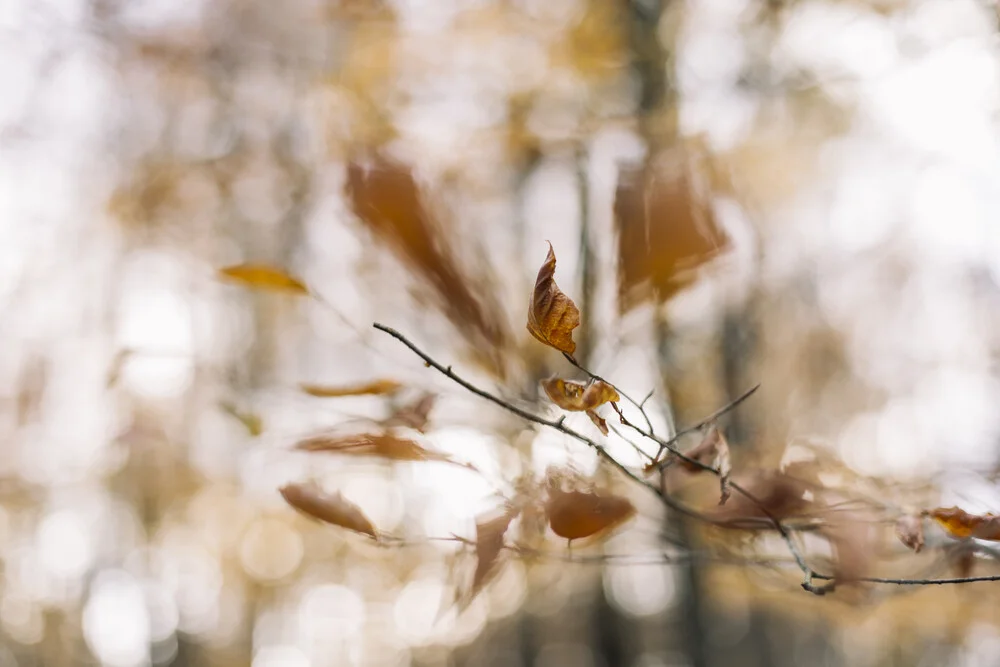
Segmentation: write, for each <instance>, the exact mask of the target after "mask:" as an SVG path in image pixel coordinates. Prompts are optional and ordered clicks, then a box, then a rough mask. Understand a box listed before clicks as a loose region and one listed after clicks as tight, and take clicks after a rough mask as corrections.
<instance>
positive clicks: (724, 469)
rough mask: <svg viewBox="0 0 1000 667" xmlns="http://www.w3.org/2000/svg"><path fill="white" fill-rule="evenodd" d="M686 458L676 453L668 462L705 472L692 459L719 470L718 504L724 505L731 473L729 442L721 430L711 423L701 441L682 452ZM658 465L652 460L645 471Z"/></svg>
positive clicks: (688, 469) (728, 490)
mask: <svg viewBox="0 0 1000 667" xmlns="http://www.w3.org/2000/svg"><path fill="white" fill-rule="evenodd" d="M684 456H685V457H686V458H684V459H682V458H680V457H678V456H676V455H674V456H673V457H672V459H671V460H670V461H668V463H670V462H673V461H676V462H677V464H678V465H679V466H680V467H681V468H683V469H684V470H687V471H688V472H691V473H699V472H705V468H703V467H701V466H698V465H697V464H696V463H693V461H696V462H697V463H701V464H702V465H705V466H711V467H713V468H714V469H715V470H717V471H718V472H719V504H720V505H724V504H725V503H726V501H727V500H729V496H730V495H731V493H730V489H729V477H730V475H731V474H732V470H733V468H732V461H731V459H730V454H729V442H728V441H727V440H726V438H725V436H723V435H722V431H720V430H719V428H718V427H717V426H715V425H712V426H711V427H710V428H709V429H708V430H707V431H706V432H705V435H704V436H703V437H702V439H701V442H699V443H698V444H697V445H695V447H694V448H692V449H691V450H689V451H687V452H685V453H684ZM657 467H659V463H658V462H656V461H653V462H652V463H650V464H649V465H647V466H646V469H647V471H648V470H651V469H653V468H657Z"/></svg>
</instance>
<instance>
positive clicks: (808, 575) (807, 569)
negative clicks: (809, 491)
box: [372, 322, 1000, 595]
mask: <svg viewBox="0 0 1000 667" xmlns="http://www.w3.org/2000/svg"><path fill="white" fill-rule="evenodd" d="M372 326H374V327H375V328H376V329H378V330H379V331H382V332H384V333H387V334H389V335H390V336H392V337H393V338H395V339H396V340H398V341H399V342H401V343H403V345H405V346H406V347H408V348H409V349H410V350H411V351H412V352H413V353H414V354H416V355H417V356H418V357H420V358H421V359H422V360H423V361H424V363H425V365H427V366H428V367H430V368H433V369H434V370H436V371H438V372H439V373H441V374H442V375H444V376H445V377H447V378H448V379H450V380H452V381H453V382H455V383H456V384H458V385H459V386H461V387H462V388H464V389H466V390H467V391H469V392H471V393H473V394H475V395H476V396H479V397H480V398H483V399H485V400H487V401H489V402H491V403H493V404H495V405H497V406H499V407H501V408H503V409H504V410H507V411H508V412H510V413H512V414H515V415H517V416H518V417H521V418H522V419H525V420H527V421H530V422H532V423H535V424H538V425H540V426H546V427H548V428H551V429H555V430H556V431H559V432H560V433H563V434H565V435H568V436H570V437H572V438H574V439H576V440H578V441H580V442H582V443H584V444H586V445H587V446H589V447H591V448H593V449H594V450H595V451H596V452H597V453H598V455H599V456H600V457H601V458H602V459H604V460H605V461H607V462H608V463H610V464H611V465H612V466H614V467H615V468H617V469H618V470H619V471H620V472H621V473H622V474H624V475H625V476H626V477H628V478H629V479H630V480H632V481H633V482H635V483H636V484H638V485H640V486H642V487H643V488H645V489H646V490H648V491H650V492H651V493H653V494H655V495H656V496H657V498H659V499H660V501H661V502H662V503H663V504H664V505H666V506H667V507H669V508H671V509H673V510H675V511H677V512H679V513H681V514H684V515H686V516H689V517H691V518H693V519H697V520H699V521H702V522H705V523H707V524H711V525H720V521H719V520H718V519H716V518H715V517H711V516H707V515H705V514H703V513H701V512H699V511H698V510H696V509H693V508H691V507H688V506H687V505H685V504H683V503H681V502H680V501H678V500H677V499H675V498H673V497H672V496H670V495H669V494H667V493H665V492H664V491H663V490H662V489H660V488H659V487H657V486H654V485H653V484H651V483H649V482H647V481H646V480H644V479H642V478H641V477H639V476H638V475H637V474H636V473H635V472H634V471H632V470H630V469H629V468H628V467H626V466H625V465H623V464H622V463H621V462H619V461H618V460H617V459H615V458H614V457H613V456H611V454H610V453H609V452H608V451H607V450H606V449H605V448H604V446H603V445H601V444H600V443H598V442H597V441H595V440H592V439H591V438H588V437H587V436H585V435H583V434H582V433H579V432H578V431H576V430H574V429H572V428H570V427H568V426H566V424H565V423H564V422H565V417H560V418H559V419H556V420H552V419H547V418H545V417H542V416H541V415H537V414H535V413H533V412H531V411H528V410H524V409H523V408H519V407H518V406H516V405H514V404H512V403H510V402H508V401H506V400H504V399H502V398H500V397H498V396H495V395H493V394H491V393H489V392H488V391H486V390H484V389H480V388H479V387H477V386H476V385H474V384H472V383H471V382H469V381H468V380H465V379H464V378H462V377H460V376H459V375H457V374H456V373H455V372H454V371H452V369H451V366H443V365H442V364H440V363H438V362H437V361H435V360H434V359H433V358H431V357H430V355H428V354H427V353H426V352H424V351H423V350H421V349H420V348H418V347H417V346H416V345H415V344H414V343H413V342H411V341H410V340H409V339H408V338H407V337H406V336H404V335H403V334H401V333H400V332H399V331H396V330H395V329H393V328H391V327H387V326H385V325H383V324H379V323H377V322H376V323H374V324H373V325H372ZM595 377H596V376H595ZM759 387H760V385H756V386H754V387H752V388H751V389H749V390H748V391H746V392H744V393H743V394H742V395H740V396H738V397H737V398H736V399H734V400H733V401H731V402H730V403H728V404H727V405H725V406H723V407H722V408H720V409H718V410H716V411H715V412H713V413H712V414H711V415H709V416H708V417H706V418H705V419H703V420H701V421H700V422H698V423H697V424H695V425H693V426H690V427H687V428H685V429H682V430H680V431H678V432H677V433H676V434H675V435H674V436H673V437H671V438H670V439H668V440H664V439H662V438H659V437H657V436H656V435H655V434H654V433H653V432H652V430H651V429H650V430H646V429H643V428H641V427H639V426H636V425H635V424H633V423H631V422H630V421H628V419H627V418H626V417H625V416H624V415H623V414H622V413H621V411H620V409H618V407H617V406H614V407H615V409H616V411H617V412H618V415H619V417H620V418H621V420H622V423H623V424H624V425H626V426H628V427H629V428H631V429H632V430H634V431H636V432H637V433H639V434H641V435H642V436H644V437H646V438H649V439H651V440H653V441H654V442H656V443H658V444H659V445H660V447H661V453H662V452H663V451H664V450H669V451H670V452H671V453H673V454H674V455H675V456H677V457H679V458H680V459H681V460H683V461H685V462H687V463H689V464H691V465H694V466H697V467H699V468H701V469H703V470H705V471H707V472H710V473H713V474H715V475H717V476H718V475H721V472H720V471H719V470H717V469H715V468H714V467H712V466H710V465H707V464H705V463H702V462H701V461H697V460H695V459H692V458H690V457H688V456H686V455H685V454H684V453H683V452H681V451H680V450H678V449H677V448H676V447H675V446H674V445H675V443H676V441H677V440H678V439H679V438H680V437H681V436H683V435H686V434H688V433H692V432H694V431H697V430H700V429H702V428H704V427H705V426H707V425H708V424H711V423H712V422H714V421H715V420H717V419H718V418H719V417H721V416H722V415H724V414H725V413H727V412H729V411H730V410H732V409H733V408H735V407H736V406H737V405H739V404H740V403H742V402H743V401H745V400H746V399H747V398H749V397H750V396H751V395H752V394H753V393H754V392H755V391H757V389H758V388H759ZM612 405H614V404H612ZM663 465H664V462H662V461H661V462H660V463H659V464H658V467H660V468H662V467H663ZM730 487H731V488H732V489H733V490H734V491H736V492H737V493H740V494H742V495H743V496H745V497H746V498H747V499H748V500H750V501H751V502H753V503H754V504H755V505H757V507H758V508H759V509H760V510H761V513H762V514H764V516H765V517H766V521H765V523H766V524H767V525H769V526H770V527H772V528H774V530H776V531H777V532H778V534H779V535H780V536H781V538H782V540H783V541H784V542H785V544H786V546H787V547H788V550H789V553H790V554H791V556H792V559H793V560H794V562H795V564H796V566H797V567H798V569H799V570H800V571H801V572H802V575H803V581H802V588H803V589H804V590H806V591H809V592H810V593H813V594H815V595H825V594H826V593H828V592H832V591H833V590H834V588H835V585H836V583H837V580H836V577H835V576H833V575H829V574H824V573H821V572H818V571H816V570H814V569H813V568H812V567H811V566H810V565H809V564H808V562H807V561H806V559H805V556H804V554H803V553H802V551H801V549H800V548H799V546H798V545H797V544H796V542H795V539H794V536H793V531H794V530H795V529H793V528H789V527H788V526H786V525H784V524H783V523H782V522H781V520H779V519H778V518H777V517H776V516H775V515H774V514H773V513H772V512H770V511H769V510H768V509H767V507H766V506H764V504H763V503H762V502H761V501H760V500H759V499H757V498H756V497H754V495H753V494H751V493H750V492H748V491H747V490H746V489H744V488H743V487H741V486H739V485H738V484H735V483H731V484H730ZM814 581H823V582H826V583H824V584H821V585H817V584H814V583H813V582H814ZM852 581H853V582H858V583H873V584H893V585H898V586H930V585H948V584H964V583H975V582H986V581H1000V575H985V576H978V577H954V578H941V579H907V578H888V577H859V578H856V579H852Z"/></svg>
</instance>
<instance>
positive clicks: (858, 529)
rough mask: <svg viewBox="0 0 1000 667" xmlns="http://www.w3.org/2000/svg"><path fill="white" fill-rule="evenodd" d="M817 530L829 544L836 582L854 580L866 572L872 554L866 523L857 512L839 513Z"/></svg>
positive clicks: (871, 539) (871, 535) (869, 530)
mask: <svg viewBox="0 0 1000 667" xmlns="http://www.w3.org/2000/svg"><path fill="white" fill-rule="evenodd" d="M819 532H820V534H821V535H823V536H824V537H826V538H827V540H829V542H830V545H831V546H832V547H833V551H834V554H835V556H836V558H835V560H834V566H833V567H834V575H835V576H836V578H837V583H838V584H843V583H849V582H852V581H857V580H858V579H860V578H862V577H864V576H866V575H867V574H868V571H869V569H870V568H871V558H872V554H873V553H874V549H873V542H874V539H873V534H872V525H871V523H870V522H868V521H865V520H864V517H862V516H861V515H855V516H841V517H840V518H839V519H838V520H837V521H835V522H830V523H828V524H827V525H825V526H824V527H823V528H822V529H821V530H820V531H819Z"/></svg>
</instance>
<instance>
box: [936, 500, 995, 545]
mask: <svg viewBox="0 0 1000 667" xmlns="http://www.w3.org/2000/svg"><path fill="white" fill-rule="evenodd" d="M929 514H930V516H931V518H933V519H934V520H935V521H937V522H938V523H939V524H940V525H941V527H942V528H944V529H945V530H946V531H948V533H949V534H950V535H951V536H952V537H957V538H959V539H962V538H967V537H974V538H977V539H980V540H994V541H1000V516H997V515H996V514H992V513H989V514H969V513H968V512H966V511H965V510H962V509H959V508H958V507H938V508H937V509H933V510H931V511H930V512H929Z"/></svg>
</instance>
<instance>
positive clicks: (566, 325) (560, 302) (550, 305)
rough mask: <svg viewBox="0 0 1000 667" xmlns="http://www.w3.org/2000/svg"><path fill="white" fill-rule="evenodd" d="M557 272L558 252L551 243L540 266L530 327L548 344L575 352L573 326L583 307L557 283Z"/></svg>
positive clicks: (574, 326) (531, 306) (575, 324)
mask: <svg viewBox="0 0 1000 667" xmlns="http://www.w3.org/2000/svg"><path fill="white" fill-rule="evenodd" d="M555 273H556V255H555V252H554V251H553V250H552V244H551V243H550V244H549V254H548V255H547V256H546V257H545V263H544V264H542V268H540V269H539V270H538V277H537V278H535V289H534V291H533V292H532V293H531V304H530V306H529V308H528V331H529V332H531V335H532V336H534V337H535V338H537V339H538V340H540V341H541V342H543V343H545V344H546V345H549V346H551V347H554V348H555V349H557V350H559V351H560V352H565V353H566V354H568V355H570V356H573V353H574V352H576V343H575V342H574V341H573V329H575V328H576V327H578V326H580V309H579V308H577V307H576V304H575V303H573V300H572V299H570V298H569V297H568V296H566V295H565V294H563V291H562V290H561V289H559V287H558V286H557V285H556V281H555V278H554V276H555Z"/></svg>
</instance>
